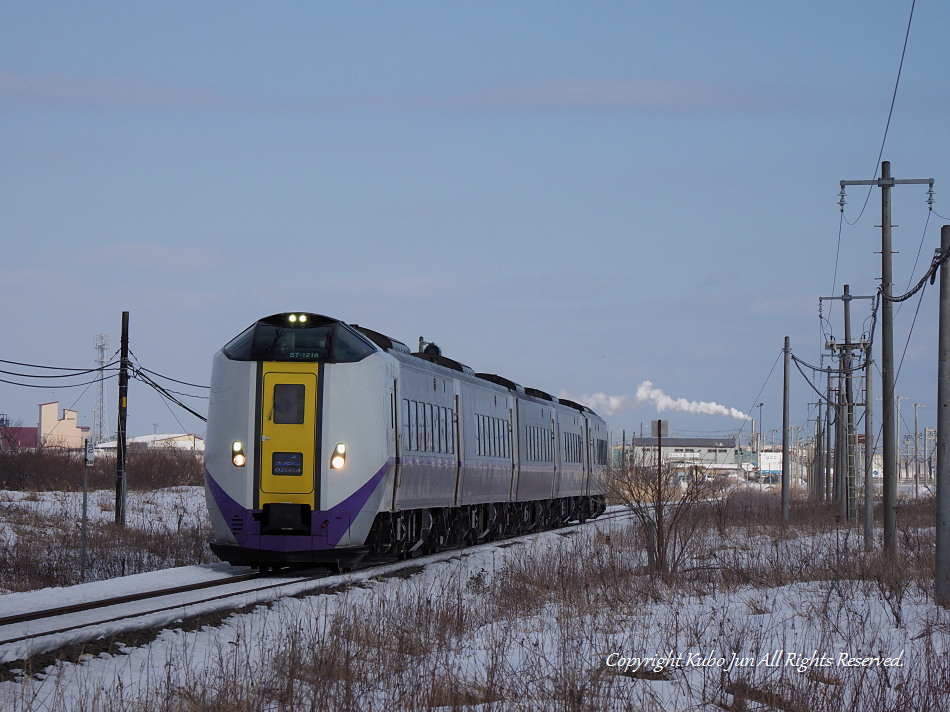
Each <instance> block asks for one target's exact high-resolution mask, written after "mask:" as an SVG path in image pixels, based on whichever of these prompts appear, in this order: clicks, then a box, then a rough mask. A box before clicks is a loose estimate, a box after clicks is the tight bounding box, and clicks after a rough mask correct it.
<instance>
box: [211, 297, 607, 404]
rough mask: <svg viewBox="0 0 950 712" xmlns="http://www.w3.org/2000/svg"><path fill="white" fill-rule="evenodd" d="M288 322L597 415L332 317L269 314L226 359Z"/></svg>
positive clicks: (233, 346) (237, 341) (231, 345)
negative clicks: (341, 330)
mask: <svg viewBox="0 0 950 712" xmlns="http://www.w3.org/2000/svg"><path fill="white" fill-rule="evenodd" d="M301 315H302V316H303V319H300V316H301ZM288 320H289V321H290V322H297V324H296V325H297V326H298V327H300V326H303V323H304V322H305V323H306V325H307V327H310V328H312V327H321V326H323V327H328V326H329V327H332V326H336V325H338V324H339V325H342V326H344V327H346V328H349V329H351V330H352V331H354V332H356V333H358V334H359V336H360V337H363V338H364V339H366V340H367V341H368V342H370V343H372V344H374V345H375V346H377V347H378V348H379V349H381V350H383V351H386V352H392V353H393V354H396V355H399V356H403V357H408V356H411V357H412V358H416V359H419V360H420V361H426V362H428V363H430V364H433V365H435V366H440V367H442V368H447V369H449V370H451V371H455V372H457V373H462V374H465V375H466V376H471V377H473V378H478V379H480V380H482V381H487V382H489V383H493V384H495V385H496V386H501V387H502V388H506V389H507V390H509V391H511V392H513V393H516V394H519V395H521V396H527V397H529V398H535V399H537V400H542V401H547V402H549V403H552V404H560V405H564V406H567V407H568V408H573V409H574V410H578V411H580V412H581V413H586V414H590V415H593V416H597V413H595V412H594V411H593V410H591V409H590V408H588V407H587V406H586V405H581V404H580V403H576V402H574V401H571V400H567V399H566V398H557V397H555V396H553V395H551V394H550V393H546V392H545V391H542V390H540V389H538V388H527V387H525V386H522V385H521V384H519V383H515V382H514V381H512V380H509V379H507V378H505V377H504V376H499V375H497V374H494V373H476V372H475V371H474V369H472V368H471V367H470V366H467V365H465V364H464V363H462V362H460V361H456V360H455V359H452V358H449V357H448V356H443V355H442V354H441V353H426V352H416V353H413V352H412V351H410V349H409V347H408V346H406V344H404V343H403V342H402V341H399V340H398V339H394V338H392V337H391V336H387V335H386V334H383V333H381V332H379V331H374V330H373V329H368V328H366V327H365V326H360V325H359V324H347V323H346V322H344V321H341V320H340V319H334V318H333V317H328V316H325V315H323V314H315V313H312V312H283V313H281V314H272V315H271V316H267V317H264V318H262V319H259V320H258V321H257V322H255V324H254V325H252V326H251V327H249V328H248V329H247V330H245V332H242V334H240V335H238V336H237V337H235V338H234V339H232V341H231V342H230V343H229V344H228V345H227V346H225V347H224V352H225V354H226V355H228V356H229V358H232V357H234V356H235V354H234V351H235V349H236V348H238V349H241V350H242V351H243V350H247V349H248V348H251V345H250V343H249V338H250V337H249V335H250V334H251V333H252V330H253V329H254V326H255V325H257V324H267V325H274V326H277V325H282V324H285V323H287V322H288ZM298 320H299V321H298ZM356 338H359V337H356ZM367 348H369V346H368V344H367ZM229 350H230V353H229ZM247 357H248V358H249V357H250V356H247ZM347 360H350V359H347ZM353 360H358V358H354V359H353ZM597 417H599V416H597Z"/></svg>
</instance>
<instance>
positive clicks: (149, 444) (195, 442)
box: [96, 433, 205, 452]
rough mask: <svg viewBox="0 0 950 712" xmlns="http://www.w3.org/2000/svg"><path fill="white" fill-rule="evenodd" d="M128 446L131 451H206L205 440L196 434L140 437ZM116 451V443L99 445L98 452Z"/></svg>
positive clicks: (130, 440) (129, 439)
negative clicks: (152, 449) (170, 449)
mask: <svg viewBox="0 0 950 712" xmlns="http://www.w3.org/2000/svg"><path fill="white" fill-rule="evenodd" d="M126 445H127V446H128V448H129V449H130V450H131V449H146V448H174V449H176V450H192V451H194V452H204V451H205V441H204V438H202V437H199V436H198V435H195V434H194V433H180V434H178V435H139V436H138V437H134V438H127V439H126ZM115 449H116V441H115V440H110V441H109V442H104V443H99V444H98V445H96V450H110V451H114V450H115Z"/></svg>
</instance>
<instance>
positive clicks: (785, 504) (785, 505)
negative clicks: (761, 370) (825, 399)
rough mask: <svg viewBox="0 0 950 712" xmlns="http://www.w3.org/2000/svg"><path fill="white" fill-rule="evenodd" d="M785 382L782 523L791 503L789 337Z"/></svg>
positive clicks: (783, 394)
mask: <svg viewBox="0 0 950 712" xmlns="http://www.w3.org/2000/svg"><path fill="white" fill-rule="evenodd" d="M783 350H784V352H785V380H784V383H783V387H782V521H783V522H787V521H788V515H789V508H790V501H791V492H790V487H791V477H790V474H789V473H790V468H791V466H792V463H791V459H792V458H791V449H790V447H789V445H790V443H789V441H788V439H789V434H788V394H789V375H790V370H791V363H792V347H791V342H790V340H789V337H787V336H786V337H785V348H784V349H783Z"/></svg>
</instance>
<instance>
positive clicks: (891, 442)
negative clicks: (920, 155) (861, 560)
mask: <svg viewBox="0 0 950 712" xmlns="http://www.w3.org/2000/svg"><path fill="white" fill-rule="evenodd" d="M907 184H927V185H929V186H930V189H931V190H933V184H934V179H933V178H909V179H904V180H897V179H895V178H892V177H891V162H890V161H882V162H881V177H880V178H878V179H875V180H843V181H841V199H840V201H839V203H838V204H839V205H840V207H841V211H842V212H844V205H845V203H844V196H845V192H844V187H845V186H846V185H872V186H873V185H876V186H878V187H879V188H880V189H881V302H882V303H881V379H882V381H883V388H882V390H883V393H882V395H883V396H884V413H883V415H884V419H883V424H882V430H883V432H882V438H883V440H884V550H885V551H886V552H887V553H889V554H892V555H894V554H896V553H897V451H896V446H897V437H896V434H895V430H894V308H893V306H894V305H893V304H892V302H891V301H890V297H892V296H893V294H892V291H891V288H892V286H893V284H892V279H893V277H892V274H891V271H892V270H891V267H892V257H891V188H892V187H894V186H895V185H907Z"/></svg>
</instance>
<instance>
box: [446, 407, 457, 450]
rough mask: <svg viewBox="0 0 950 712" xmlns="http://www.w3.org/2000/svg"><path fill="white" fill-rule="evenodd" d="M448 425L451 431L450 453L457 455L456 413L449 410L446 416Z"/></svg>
mask: <svg viewBox="0 0 950 712" xmlns="http://www.w3.org/2000/svg"><path fill="white" fill-rule="evenodd" d="M446 425H447V426H448V430H449V453H451V454H452V455H454V454H455V411H454V410H452V409H451V408H449V409H448V412H447V414H446Z"/></svg>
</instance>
